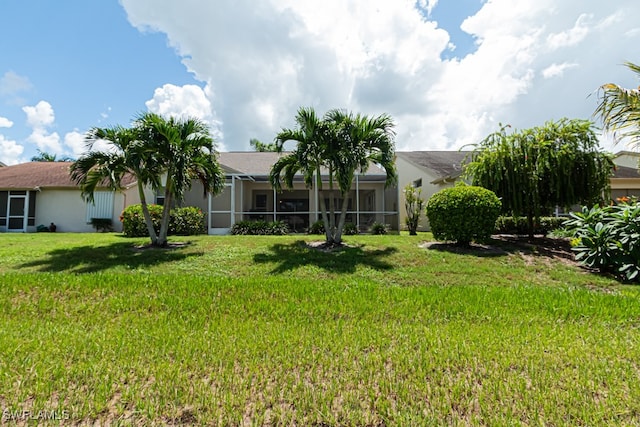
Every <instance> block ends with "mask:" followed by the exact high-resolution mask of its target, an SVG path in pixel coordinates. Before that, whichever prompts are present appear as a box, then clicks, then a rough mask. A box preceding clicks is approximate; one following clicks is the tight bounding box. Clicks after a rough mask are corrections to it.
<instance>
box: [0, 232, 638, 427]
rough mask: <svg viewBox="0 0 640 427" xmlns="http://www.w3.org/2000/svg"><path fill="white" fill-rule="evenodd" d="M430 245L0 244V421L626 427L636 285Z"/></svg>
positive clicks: (406, 241)
mask: <svg viewBox="0 0 640 427" xmlns="http://www.w3.org/2000/svg"><path fill="white" fill-rule="evenodd" d="M429 237H430V236H429V235H426V234H425V235H421V236H418V238H414V237H409V236H407V235H403V236H353V237H351V236H349V237H348V238H347V239H346V240H347V242H348V243H349V245H350V246H349V247H348V248H346V249H344V250H342V251H338V252H333V253H326V252H321V251H317V250H313V249H309V248H308V247H307V245H306V244H305V242H308V241H310V240H315V239H317V237H312V236H286V237H248V236H223V237H210V236H198V237H189V238H176V239H174V240H179V241H184V242H188V243H189V244H188V245H186V246H184V247H181V248H177V249H172V250H138V249H136V248H135V246H136V245H140V244H143V243H145V241H144V240H136V239H133V240H130V239H124V238H122V237H120V236H118V235H115V234H22V235H8V234H3V235H0V259H1V260H2V262H1V263H0V283H1V285H0V286H2V289H1V291H0V325H2V327H1V328H0V410H3V411H4V412H3V417H4V420H5V421H7V420H8V421H9V422H11V420H10V419H9V418H8V417H9V415H8V414H11V412H12V411H23V410H27V411H31V413H38V411H52V410H60V411H66V412H64V413H65V414H68V416H69V418H70V420H71V422H73V423H76V424H94V423H95V422H96V421H99V422H101V423H102V424H109V423H113V424H134V425H149V424H156V425H165V424H196V425H201V424H208V425H317V426H334V425H336V426H337V425H345V426H347V425H348V426H351V425H361V426H365V425H371V426H377V425H387V426H389V425H442V424H449V425H640V378H639V377H640V366H639V365H640V362H639V361H640V334H639V331H638V328H639V326H640V304H639V299H638V293H639V289H638V288H637V287H631V286H624V285H621V284H619V283H617V282H615V281H612V280H610V279H608V278H606V277H602V276H597V275H592V274H588V273H586V272H584V271H582V270H580V269H578V268H576V267H575V266H572V265H568V264H566V263H563V262H559V261H558V260H556V259H552V258H548V257H545V256H544V255H541V253H543V252H538V251H535V249H534V250H533V252H532V253H530V254H524V255H523V254H521V253H520V252H519V251H517V250H515V249H514V248H513V247H505V249H506V252H504V253H502V254H499V253H477V254H474V253H468V254H460V253H454V252H448V251H437V250H427V249H422V248H420V247H419V245H418V244H419V243H420V242H421V241H423V240H426V239H429ZM32 422H34V421H32ZM56 422H59V421H56Z"/></svg>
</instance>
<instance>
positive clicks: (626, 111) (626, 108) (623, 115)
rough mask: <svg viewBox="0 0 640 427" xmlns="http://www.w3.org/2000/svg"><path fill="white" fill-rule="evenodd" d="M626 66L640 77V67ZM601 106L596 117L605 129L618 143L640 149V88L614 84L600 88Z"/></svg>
mask: <svg viewBox="0 0 640 427" xmlns="http://www.w3.org/2000/svg"><path fill="white" fill-rule="evenodd" d="M625 65H626V66H627V68H629V69H630V70H631V71H633V72H634V73H636V74H637V75H638V77H640V65H636V64H633V63H631V62H626V63H625ZM599 93H600V104H599V105H598V107H597V108H596V111H595V113H594V114H595V115H597V116H600V118H601V119H602V124H603V129H604V130H605V131H606V132H611V133H613V135H614V137H615V140H616V142H619V141H622V140H627V141H628V142H629V144H630V146H633V147H635V148H640V87H638V88H637V89H626V88H623V87H621V86H618V85H616V84H613V83H607V84H604V85H602V86H600V92H599Z"/></svg>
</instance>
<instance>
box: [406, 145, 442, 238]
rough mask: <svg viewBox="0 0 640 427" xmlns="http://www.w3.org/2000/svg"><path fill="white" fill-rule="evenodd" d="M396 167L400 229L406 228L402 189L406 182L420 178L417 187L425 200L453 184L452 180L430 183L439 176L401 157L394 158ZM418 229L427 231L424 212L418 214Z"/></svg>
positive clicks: (427, 223)
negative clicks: (420, 184) (419, 183)
mask: <svg viewBox="0 0 640 427" xmlns="http://www.w3.org/2000/svg"><path fill="white" fill-rule="evenodd" d="M396 169H397V170H398V187H399V188H398V203H399V206H398V211H399V214H400V215H399V216H400V217H399V222H400V228H401V229H402V230H406V229H407V226H406V218H407V210H406V209H405V205H404V203H405V197H404V192H403V189H404V187H405V186H406V185H407V184H412V183H414V182H416V181H418V180H422V186H421V187H419V188H420V189H421V197H422V199H423V200H424V201H425V202H427V201H428V200H429V199H430V198H431V196H433V195H434V194H435V193H437V192H438V191H440V190H442V189H444V188H448V187H453V186H454V185H455V181H454V182H450V183H443V184H432V181H435V180H437V179H438V178H439V177H438V176H436V175H435V174H433V173H431V172H430V171H428V170H426V169H424V168H421V167H419V166H417V165H415V164H413V163H411V162H409V161H407V160H405V159H403V158H401V157H397V158H396ZM418 230H419V231H429V221H428V220H427V216H426V215H425V212H424V211H423V212H422V215H421V216H420V222H419V224H418Z"/></svg>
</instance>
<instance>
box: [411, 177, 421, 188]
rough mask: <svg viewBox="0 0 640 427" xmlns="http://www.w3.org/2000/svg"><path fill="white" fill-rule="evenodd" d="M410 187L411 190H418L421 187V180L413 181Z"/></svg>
mask: <svg viewBox="0 0 640 427" xmlns="http://www.w3.org/2000/svg"><path fill="white" fill-rule="evenodd" d="M412 186H413V188H420V187H422V178H420V179H416V180H415V181H413V184H412Z"/></svg>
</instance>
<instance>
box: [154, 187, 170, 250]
mask: <svg viewBox="0 0 640 427" xmlns="http://www.w3.org/2000/svg"><path fill="white" fill-rule="evenodd" d="M171 186H172V182H171V178H170V177H169V176H167V184H166V187H165V189H164V206H163V207H162V220H161V221H160V235H159V236H158V243H157V245H158V246H167V235H168V234H169V218H170V216H171V215H170V213H171V205H172V204H173V190H172V188H171Z"/></svg>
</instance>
